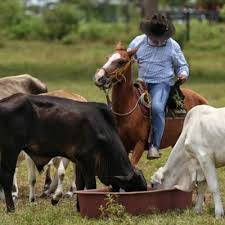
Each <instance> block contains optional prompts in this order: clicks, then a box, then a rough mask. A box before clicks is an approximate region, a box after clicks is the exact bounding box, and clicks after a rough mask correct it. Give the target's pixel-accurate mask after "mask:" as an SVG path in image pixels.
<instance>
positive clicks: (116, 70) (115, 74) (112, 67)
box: [94, 43, 137, 88]
mask: <svg viewBox="0 0 225 225" xmlns="http://www.w3.org/2000/svg"><path fill="white" fill-rule="evenodd" d="M136 51H137V49H136V48H135V49H131V50H128V51H127V49H126V48H124V47H123V46H122V45H121V44H120V43H119V44H117V46H116V52H114V53H113V54H112V55H111V56H110V57H109V58H108V61H107V62H106V63H105V64H104V65H103V66H102V67H101V68H100V69H99V70H98V71H97V72H96V74H95V77H94V81H95V84H96V86H98V87H101V88H109V87H110V86H111V85H112V84H113V83H114V82H117V81H120V80H122V79H124V78H125V75H126V72H127V71H128V68H129V67H130V66H131V64H132V62H133V58H132V56H133V55H134V54H135V53H136Z"/></svg>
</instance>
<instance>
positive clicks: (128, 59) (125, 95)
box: [94, 44, 208, 167]
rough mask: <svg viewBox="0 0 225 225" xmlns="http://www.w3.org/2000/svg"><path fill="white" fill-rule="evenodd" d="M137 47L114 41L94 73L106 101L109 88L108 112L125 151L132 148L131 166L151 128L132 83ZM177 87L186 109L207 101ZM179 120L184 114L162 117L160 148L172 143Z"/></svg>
mask: <svg viewBox="0 0 225 225" xmlns="http://www.w3.org/2000/svg"><path fill="white" fill-rule="evenodd" d="M137 50H138V49H137V48H135V49H130V50H127V49H126V48H124V47H123V46H122V44H117V46H116V51H115V52H114V53H113V54H112V55H111V56H110V57H109V58H108V61H107V62H106V63H105V64H104V65H103V66H102V67H101V68H100V69H99V70H97V72H96V73H95V76H94V81H95V85H96V86H98V87H99V88H101V89H103V90H105V92H106V97H107V99H108V100H109V97H108V92H107V89H110V88H112V102H111V107H112V113H113V114H114V117H115V120H116V123H117V128H118V132H119V136H120V138H121V140H122V142H123V144H124V146H125V148H126V150H127V152H128V153H130V152H131V151H132V150H133V152H132V156H131V163H132V165H133V166H134V167H135V166H137V163H138V161H139V159H140V158H141V156H142V154H143V152H144V149H146V148H145V147H147V146H148V139H149V132H150V129H151V126H150V123H149V118H148V117H146V116H145V115H144V114H143V112H142V109H141V104H139V102H140V97H139V96H137V91H136V88H135V87H134V85H133V73H132V64H133V63H134V62H135V60H134V58H133V56H134V54H135V53H136V51H137ZM181 90H182V93H183V95H184V96H185V99H184V106H185V110H186V111H189V110H190V109H191V108H193V107H194V106H196V105H201V104H208V101H207V100H206V99H205V98H204V97H202V96H201V95H199V94H198V93H196V92H194V91H192V90H190V89H187V88H182V89H181ZM183 122H184V117H175V118H173V117H166V123H165V130H164V134H163V137H162V141H161V145H160V149H162V148H166V147H170V146H174V145H175V143H176V141H177V139H178V138H179V136H180V134H181V131H182V127H183Z"/></svg>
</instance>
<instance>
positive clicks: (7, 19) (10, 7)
mask: <svg viewBox="0 0 225 225" xmlns="http://www.w3.org/2000/svg"><path fill="white" fill-rule="evenodd" d="M0 12H1V13H0V25H1V27H6V28H10V27H11V26H13V25H15V24H18V23H20V22H21V20H22V19H23V18H24V16H25V7H24V5H23V2H22V1H20V0H4V1H0Z"/></svg>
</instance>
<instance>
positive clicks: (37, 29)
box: [11, 16, 47, 39]
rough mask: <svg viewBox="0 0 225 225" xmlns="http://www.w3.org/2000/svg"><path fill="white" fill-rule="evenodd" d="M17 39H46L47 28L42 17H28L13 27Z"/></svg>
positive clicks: (12, 30)
mask: <svg viewBox="0 0 225 225" xmlns="http://www.w3.org/2000/svg"><path fill="white" fill-rule="evenodd" d="M11 32H12V35H13V37H14V38H16V39H46V37H47V28H46V26H45V24H44V22H43V20H42V18H40V17H34V16H32V17H26V18H25V19H24V20H22V21H21V22H20V23H18V24H17V25H14V26H13V27H12V28H11Z"/></svg>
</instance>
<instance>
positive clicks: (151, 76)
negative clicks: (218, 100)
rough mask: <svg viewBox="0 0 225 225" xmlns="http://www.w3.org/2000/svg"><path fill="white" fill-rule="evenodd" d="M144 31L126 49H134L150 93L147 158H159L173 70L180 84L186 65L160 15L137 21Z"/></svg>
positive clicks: (170, 26)
mask: <svg viewBox="0 0 225 225" xmlns="http://www.w3.org/2000/svg"><path fill="white" fill-rule="evenodd" d="M140 29H141V31H142V32H143V33H144V34H142V35H140V36H137V37H136V38H134V40H133V41H132V42H131V43H130V44H129V47H128V48H129V49H132V48H138V50H137V52H136V55H135V58H136V60H137V62H138V76H139V78H140V79H142V80H144V81H145V82H146V83H147V86H148V90H149V94H150V96H151V101H152V107H151V110H152V111H151V113H152V116H151V120H152V121H150V123H151V125H152V131H151V139H150V140H151V141H150V143H149V150H148V154H147V158H148V159H150V160H151V159H156V158H160V155H161V154H160V150H159V148H160V143H161V139H162V135H163V132H164V127H165V106H166V103H167V99H168V96H169V93H170V87H171V86H172V85H173V84H174V73H175V74H176V76H177V78H178V79H179V80H180V81H181V83H184V82H185V81H186V80H187V78H188V76H189V67H188V64H187V62H186V60H185V57H184V55H183V53H182V51H181V48H180V46H179V44H178V43H177V42H176V41H175V40H174V39H172V36H173V35H174V33H175V27H174V26H173V24H172V23H171V22H170V21H169V20H168V19H167V18H166V17H165V16H164V15H162V14H160V13H156V14H154V15H153V16H152V18H151V19H150V20H148V19H145V20H143V21H142V22H141V23H140Z"/></svg>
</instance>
